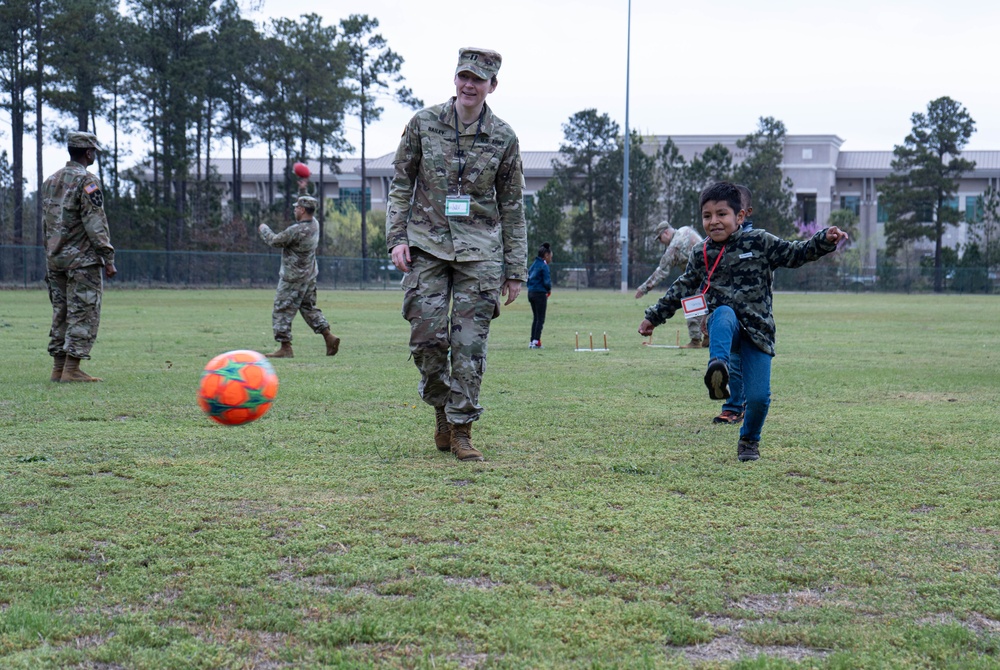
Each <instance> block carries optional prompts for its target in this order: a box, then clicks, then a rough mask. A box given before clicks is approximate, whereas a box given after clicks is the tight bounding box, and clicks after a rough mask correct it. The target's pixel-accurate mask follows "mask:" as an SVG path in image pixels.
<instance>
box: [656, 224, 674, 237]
mask: <svg viewBox="0 0 1000 670" xmlns="http://www.w3.org/2000/svg"><path fill="white" fill-rule="evenodd" d="M668 228H669V229H670V230H673V229H674V227H673V226H671V225H670V222H669V221H660V224H659V225H658V226H656V234H655V235H654V237H659V236H660V235H662V234H663V231H664V230H667V229H668Z"/></svg>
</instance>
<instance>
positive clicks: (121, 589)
mask: <svg viewBox="0 0 1000 670" xmlns="http://www.w3.org/2000/svg"><path fill="white" fill-rule="evenodd" d="M271 297H272V295H271V292H270V291H257V290H246V291H221V290H220V291H127V290H115V291H111V292H109V293H108V294H106V296H105V306H104V316H103V323H102V326H101V333H100V338H99V341H98V343H97V345H96V346H95V348H94V351H93V354H94V359H93V360H92V361H89V362H87V363H85V365H84V366H83V367H84V369H85V370H87V371H88V372H89V373H91V374H94V375H97V376H101V377H104V378H105V382H104V383H102V384H92V385H88V384H81V385H70V384H66V385H62V384H52V383H50V382H49V381H48V376H49V370H50V359H49V357H48V356H47V355H46V353H45V346H46V341H47V332H48V318H49V307H48V301H47V298H46V296H45V294H44V293H42V292H37V291H20V292H4V293H3V294H2V300H0V344H2V350H3V352H4V360H3V373H2V384H0V667H3V668H32V669H34V668H57V667H58V668H61V667H79V668H151V669H152V668H156V669H160V668H285V667H287V668H293V667H294V668H299V667H347V668H351V667H358V668H361V667H375V666H378V667H401V668H472V667H476V668H546V667H552V668H556V667H558V668H635V667H639V668H685V667H705V668H716V667H720V668H721V667H734V668H791V667H808V668H913V667H918V668H997V667H1000V592H998V591H1000V574H998V571H1000V505H998V492H1000V482H998V479H1000V476H998V472H1000V470H998V468H997V455H998V453H1000V430H998V428H997V426H998V417H1000V414H998V410H997V407H998V406H1000V381H998V380H1000V351H998V350H1000V338H998V334H997V332H998V324H1000V300H998V299H997V298H996V297H983V296H973V297H956V296H947V297H945V296H906V295H864V294H863V295H853V294H852V295H837V294H808V295H792V294H780V295H778V296H776V299H775V303H776V307H775V309H776V319H777V323H778V356H777V358H775V360H774V365H773V379H772V395H773V400H772V405H771V412H770V416H769V417H768V421H767V424H766V425H765V427H764V433H763V439H762V442H761V454H762V458H761V460H760V461H757V462H755V463H748V464H740V463H738V462H737V461H736V439H737V438H736V436H737V429H736V428H735V427H733V426H718V425H712V424H711V422H710V419H711V417H712V416H714V415H715V414H716V413H717V412H718V409H719V405H718V403H715V402H712V401H710V400H708V397H707V396H708V394H707V391H706V390H705V388H704V385H703V383H702V376H703V374H704V365H705V362H706V359H707V352H705V351H699V350H669V349H652V348H648V347H643V346H640V342H641V341H642V338H640V337H639V335H638V334H637V333H636V328H637V327H638V325H639V322H640V321H641V319H642V310H643V308H644V307H645V305H646V301H635V300H633V299H632V298H631V297H630V296H622V295H620V294H614V293H607V292H590V291H582V292H571V291H564V292H560V291H557V292H556V293H555V294H554V295H553V297H552V299H551V300H550V303H549V317H548V324H547V325H546V327H545V332H544V335H543V338H542V340H543V342H544V344H545V349H543V350H541V351H532V350H529V349H528V348H527V342H528V331H529V325H530V319H531V315H530V309H529V307H528V304H527V300H523V299H520V300H518V302H517V303H515V304H514V305H512V306H511V307H509V308H506V309H505V310H504V313H503V314H502V316H501V317H500V319H499V320H497V321H495V322H494V326H493V333H492V337H491V342H490V357H489V369H488V371H487V373H486V379H485V382H484V385H483V395H482V398H481V402H482V404H483V405H484V406H485V407H486V408H487V411H486V413H485V415H484V416H483V419H482V420H481V421H479V422H478V423H477V424H475V427H474V430H473V439H474V442H475V444H476V446H478V447H480V448H481V449H482V450H483V451H484V453H485V455H486V458H487V460H486V462H485V463H482V464H464V463H458V462H456V461H455V460H454V459H452V458H451V457H450V456H449V455H446V454H441V453H439V452H438V451H437V450H436V449H435V448H434V444H433V437H432V429H433V411H432V410H431V409H430V408H429V407H428V406H426V405H424V404H423V403H422V402H421V401H420V400H419V399H418V397H417V392H416V384H417V380H418V373H417V370H416V368H415V367H414V366H413V363H412V362H411V361H409V360H408V349H407V345H406V341H407V333H408V327H407V324H406V323H405V321H403V320H402V318H401V316H400V314H399V311H400V298H401V294H399V293H398V292H395V291H387V292H374V291H369V292H332V291H322V292H321V293H320V296H319V302H320V307H321V308H322V309H323V310H324V312H325V313H326V314H327V316H328V317H329V318H330V320H331V322H332V323H333V325H334V327H333V330H334V332H335V333H336V334H338V335H340V336H341V337H342V338H343V344H342V346H341V351H340V354H338V355H337V356H336V357H335V358H327V357H326V356H324V355H322V354H323V352H324V349H323V342H322V339H321V338H319V337H317V336H315V335H312V334H311V333H309V332H308V331H307V329H306V328H305V326H304V324H303V322H302V321H301V320H300V319H297V320H296V322H295V325H294V332H295V335H296V339H295V343H294V344H295V352H296V357H295V358H294V359H292V360H281V361H275V367H276V369H277V371H278V375H279V377H280V380H281V388H280V391H279V394H278V401H277V402H276V403H275V406H274V408H273V409H272V410H271V412H270V413H269V414H268V415H267V416H265V417H264V418H263V419H261V420H260V421H258V422H256V423H253V424H249V425H246V426H242V427H237V428H226V427H222V426H217V425H214V424H212V423H211V422H209V421H208V420H207V419H206V417H204V416H203V415H202V413H201V412H200V410H199V409H198V407H197V405H196V404H195V402H194V394H195V388H196V385H197V381H198V378H199V376H200V373H201V369H202V367H203V366H204V364H205V363H206V362H207V361H208V360H209V358H211V357H212V356H214V355H215V354H218V353H220V352H222V351H227V350H229V349H237V348H250V349H257V350H260V351H270V350H271V348H273V346H274V343H273V342H272V340H271V335H270V306H271ZM678 330H679V331H680V333H681V337H682V338H683V336H684V334H685V332H686V331H685V328H684V324H683V323H682V322H681V321H680V320H679V319H675V320H672V321H668V322H667V324H666V325H664V326H662V327H661V328H660V329H658V330H657V333H656V338H655V339H656V341H658V342H662V343H673V341H674V340H675V339H676V337H677V331H678ZM576 332H579V333H580V339H581V342H587V341H588V339H589V333H591V332H593V333H594V338H595V342H597V343H599V344H603V333H604V332H607V334H608V343H609V346H610V349H611V351H610V352H609V353H589V352H588V353H576V352H574V351H573V348H574V338H575V333H576Z"/></svg>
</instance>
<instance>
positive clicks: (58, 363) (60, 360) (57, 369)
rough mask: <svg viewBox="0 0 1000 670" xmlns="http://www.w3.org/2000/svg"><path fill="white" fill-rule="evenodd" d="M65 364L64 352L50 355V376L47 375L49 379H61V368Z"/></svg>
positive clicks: (57, 380)
mask: <svg viewBox="0 0 1000 670" xmlns="http://www.w3.org/2000/svg"><path fill="white" fill-rule="evenodd" d="M65 366H66V354H56V355H55V356H53V357H52V376H51V377H49V379H50V380H51V381H54V382H59V381H62V373H63V368H64V367H65Z"/></svg>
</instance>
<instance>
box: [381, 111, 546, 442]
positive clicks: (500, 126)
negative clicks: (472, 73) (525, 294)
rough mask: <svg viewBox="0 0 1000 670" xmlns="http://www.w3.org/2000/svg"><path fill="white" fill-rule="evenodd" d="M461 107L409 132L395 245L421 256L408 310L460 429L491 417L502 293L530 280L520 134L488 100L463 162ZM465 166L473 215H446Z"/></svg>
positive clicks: (391, 241)
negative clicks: (490, 383) (485, 400)
mask: <svg viewBox="0 0 1000 670" xmlns="http://www.w3.org/2000/svg"><path fill="white" fill-rule="evenodd" d="M454 104H455V98H452V99H451V100H449V101H448V102H446V103H444V104H441V105H436V106H433V107H428V108H426V109H423V110H421V111H420V112H418V113H417V114H416V115H415V116H414V117H413V118H412V119H411V120H410V122H409V123H408V124H407V126H406V128H405V130H404V131H403V136H402V139H401V140H400V143H399V147H398V149H397V150H396V155H395V158H394V159H393V165H394V168H395V174H394V176H393V180H392V184H391V187H390V192H389V203H388V204H389V206H388V211H387V212H386V244H387V247H388V248H389V249H392V248H393V247H395V246H397V245H400V244H407V245H409V247H410V250H411V258H412V265H411V267H410V271H409V272H407V273H406V275H404V277H403V281H402V287H403V289H404V291H405V295H404V298H403V310H402V311H403V317H404V318H405V319H406V320H407V321H409V322H410V352H411V353H412V355H413V360H414V363H416V366H417V368H418V369H419V370H420V374H421V380H420V385H419V387H418V389H419V392H420V396H421V398H422V399H423V400H424V401H425V402H426V403H428V404H430V405H433V406H435V407H441V406H445V408H446V413H447V417H448V421H449V422H450V423H452V424H466V423H470V422H472V421H475V420H476V419H478V418H479V416H480V414H481V413H482V411H483V408H482V407H481V406H480V405H479V389H480V384H481V383H482V376H483V372H485V370H486V344H487V339H488V337H489V330H490V321H491V320H492V319H493V318H495V317H497V316H498V315H499V313H500V288H501V286H502V285H503V283H504V281H505V279H516V280H520V281H524V280H525V278H526V276H527V253H528V243H527V235H526V229H525V222H524V208H523V202H522V190H523V187H524V176H523V172H522V167H521V153H520V147H519V144H518V140H517V136H516V135H515V134H514V130H513V129H512V128H511V127H510V126H509V125H507V123H505V122H504V121H502V120H501V119H500V118H498V117H497V116H496V115H494V114H493V111H492V110H491V109H490V108H489V106H488V105H486V104H485V103H484V107H483V110H484V111H483V115H482V117H481V119H482V121H481V128H480V127H479V124H478V123H473V124H471V125H470V126H469V127H468V128H466V129H465V130H464V131H460V140H459V143H460V145H461V149H462V151H463V154H462V155H461V156H459V155H458V152H457V151H456V149H457V147H456V137H455V133H456V130H455V129H456V127H460V125H459V124H458V118H457V113H456V111H455V107H454ZM459 160H461V161H462V162H463V163H465V169H464V172H463V173H462V183H461V185H460V186H461V193H462V194H464V195H468V196H470V198H471V211H470V215H469V216H468V217H464V218H455V217H448V216H446V215H445V197H446V195H448V194H456V193H458V188H457V187H458V184H457V183H456V182H457V177H458V172H459V170H458V165H459ZM505 272H506V274H505ZM449 307H450V309H451V315H450V326H449V313H448V312H449ZM449 350H450V355H449Z"/></svg>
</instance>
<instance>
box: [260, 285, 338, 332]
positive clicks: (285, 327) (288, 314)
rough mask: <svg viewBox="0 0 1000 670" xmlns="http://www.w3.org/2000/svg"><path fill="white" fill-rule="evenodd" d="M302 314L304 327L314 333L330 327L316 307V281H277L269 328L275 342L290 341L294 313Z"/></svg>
mask: <svg viewBox="0 0 1000 670" xmlns="http://www.w3.org/2000/svg"><path fill="white" fill-rule="evenodd" d="M296 312H299V313H301V314H302V318H303V319H304V320H305V322H306V325H307V326H309V327H310V328H312V331H313V332H314V333H322V332H323V331H324V330H326V329H327V328H329V327H330V324H329V323H328V322H327V320H326V317H324V316H323V312H321V311H320V309H319V307H317V306H316V280H315V279H313V280H311V281H307V282H287V281H285V280H284V279H279V280H278V290H277V291H276V292H275V294H274V310H273V311H272V312H271V328H272V329H273V330H274V339H275V341H276V342H289V343H291V341H292V319H294V318H295V313H296Z"/></svg>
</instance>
